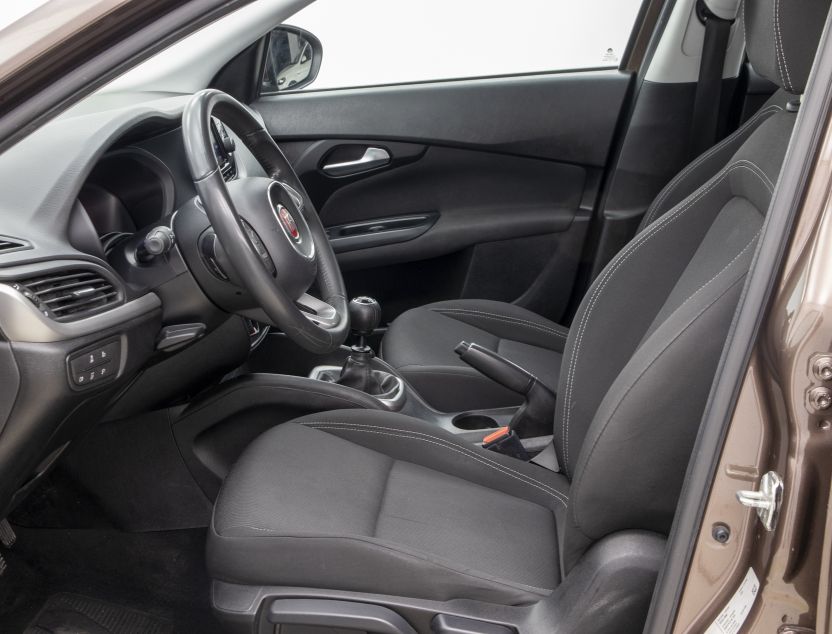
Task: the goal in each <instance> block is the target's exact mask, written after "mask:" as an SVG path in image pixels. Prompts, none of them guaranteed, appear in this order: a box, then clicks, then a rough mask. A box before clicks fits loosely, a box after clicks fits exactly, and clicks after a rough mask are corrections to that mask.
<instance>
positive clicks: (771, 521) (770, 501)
mask: <svg viewBox="0 0 832 634" xmlns="http://www.w3.org/2000/svg"><path fill="white" fill-rule="evenodd" d="M737 500H739V502H740V504H742V505H743V506H748V507H750V508H753V509H757V517H759V518H760V521H761V522H762V523H763V526H765V527H766V530H767V531H773V530H774V527H775V526H777V515H778V513H779V512H780V504H781V503H782V501H783V478H781V477H780V476H779V475H778V474H777V473H776V472H774V471H769V472H768V473H767V474H765V475H764V476H763V477H762V478H760V488H759V490H757V491H737Z"/></svg>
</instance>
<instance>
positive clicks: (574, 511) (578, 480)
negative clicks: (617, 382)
mask: <svg viewBox="0 0 832 634" xmlns="http://www.w3.org/2000/svg"><path fill="white" fill-rule="evenodd" d="M758 235H759V232H758ZM752 242H753V240H752ZM720 273H721V271H720ZM720 273H718V274H717V275H719V274H720ZM742 277H743V276H740V277H739V278H737V280H736V281H735V282H734V283H733V284H731V285H730V286H729V287H728V289H726V290H725V291H723V292H722V293H721V294H720V295H719V296H718V297H716V298H715V299H714V300H712V301H711V302H710V303H709V304H708V305H706V306H705V307H703V308H702V309H701V310H700V311H699V312H698V313H697V314H696V315H695V316H694V317H693V319H691V320H690V321H689V322H688V324H687V325H686V326H685V327H684V328H683V329H682V331H681V332H680V333H679V334H678V335H677V336H676V337H674V338H673V340H671V341H670V342H668V343H667V344H666V345H665V346H664V347H663V348H662V349H661V350H659V351H658V352H657V353H656V354H655V355H654V356H653V358H652V359H651V360H650V362H649V363H648V364H647V368H648V369H649V368H650V367H652V365H653V363H655V362H656V361H657V360H658V359H659V357H661V355H662V354H664V352H665V350H667V349H668V348H669V347H670V346H671V345H672V344H673V342H674V341H675V340H676V339H678V337H680V336H682V334H684V333H685V332H686V331H687V329H688V328H690V327H691V326H692V325H693V324H694V323H695V322H696V320H697V319H699V317H700V316H702V315H703V314H704V313H705V312H706V311H708V310H709V309H710V308H711V306H713V305H714V304H715V303H716V302H717V301H719V299H720V298H721V297H722V296H723V295H725V293H727V292H728V290H730V288H731V287H733V286H734V284H736V283H737V282H738V281H739V280H741V279H742ZM640 376H641V375H639V378H640ZM636 383H638V378H636V379H635V380H634V381H632V382H631V383H630V385H629V387H628V388H627V390H626V391H625V393H624V395H623V396H622V398H621V399H620V400H619V401H618V403H617V404H616V408H615V409H614V410H613V411H612V413H611V414H610V416H609V417H607V420H606V421H605V422H604V427H603V428H602V429H601V432H602V433H603V431H604V430H605V429H606V428H607V426H609V424H610V421H611V420H612V417H613V416H614V415H615V412H616V411H617V409H618V407H619V406H620V405H621V403H622V402H623V399H624V398H626V396H627V395H628V394H629V393H630V391H631V390H632V389H633V387H635V385H636ZM599 438H600V434H599V435H596V436H595V441H594V442H593V444H592V447H591V448H590V450H589V455H588V456H587V460H586V462H587V464H588V463H589V461H590V460H591V459H592V455H593V454H594V453H595V448H596V447H597V446H598V441H599ZM585 473H586V469H584V471H582V472H581V474H580V475H579V476H578V477H577V478H576V479H575V482H574V483H573V487H574V488H575V489H576V490H577V488H578V487H579V486H580V483H581V482H582V481H583V475H584V474H585ZM577 507H578V505H577V500H576V503H575V504H574V505H573V507H572V517H573V519H574V523H575V527H576V528H577V529H578V530H580V531H581V532H584V531H583V529H582V528H581V521H580V518H579V515H578V508H577ZM584 534H586V533H584Z"/></svg>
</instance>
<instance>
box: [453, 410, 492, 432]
mask: <svg viewBox="0 0 832 634" xmlns="http://www.w3.org/2000/svg"><path fill="white" fill-rule="evenodd" d="M452 422H453V424H454V427H458V428H459V429H465V430H467V431H472V430H477V429H495V428H497V427H499V425H498V424H497V421H496V420H494V419H493V418H491V417H490V416H485V415H483V414H460V415H459V416H455V417H454V419H453V421H452Z"/></svg>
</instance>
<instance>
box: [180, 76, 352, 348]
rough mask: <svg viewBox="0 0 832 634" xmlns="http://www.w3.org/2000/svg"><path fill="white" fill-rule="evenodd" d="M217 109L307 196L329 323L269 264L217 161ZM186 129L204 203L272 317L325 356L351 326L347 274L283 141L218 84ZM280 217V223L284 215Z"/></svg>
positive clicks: (188, 115) (191, 107) (268, 166)
mask: <svg viewBox="0 0 832 634" xmlns="http://www.w3.org/2000/svg"><path fill="white" fill-rule="evenodd" d="M212 115H214V116H216V117H217V118H219V119H220V120H221V121H222V122H223V123H224V124H225V125H226V126H227V127H229V128H231V129H232V130H233V131H234V133H235V134H236V135H237V136H238V137H239V139H240V140H241V141H242V142H243V143H244V144H245V145H246V147H247V148H248V149H249V150H250V151H251V153H252V154H253V155H254V157H255V158H256V159H257V161H258V162H259V163H260V165H261V166H262V167H263V169H264V170H265V172H266V173H267V174H268V176H269V178H270V179H271V180H272V181H276V182H278V183H279V184H283V185H288V186H289V187H291V188H292V189H293V190H295V192H297V194H299V195H300V197H301V198H302V205H300V209H299V210H298V211H299V212H300V214H301V215H302V217H303V219H304V220H305V224H304V229H305V227H307V226H308V230H309V232H310V234H311V240H312V242H313V245H314V255H313V259H314V261H313V262H312V265H313V266H316V271H315V281H316V282H317V285H318V289H319V290H320V294H321V299H322V300H323V302H325V303H326V304H328V305H329V307H331V308H332V309H333V310H334V317H332V318H331V319H329V320H328V325H326V326H323V325H320V324H319V323H315V321H314V320H313V319H310V316H309V314H308V313H305V312H304V311H302V310H301V309H300V308H299V307H298V305H297V303H296V301H297V298H293V297H291V296H290V294H288V293H287V292H286V290H285V289H284V287H283V286H282V285H281V284H280V283H279V282H278V280H277V279H275V277H274V276H273V275H272V274H271V273H270V272H269V271H268V270H267V269H266V268H265V267H264V266H263V260H262V259H261V256H260V255H258V253H257V250H256V249H255V247H254V245H253V244H252V242H251V239H250V237H249V233H248V232H247V230H246V228H245V227H244V225H243V221H242V219H241V217H240V214H239V213H238V210H237V209H236V207H235V204H234V201H233V200H232V198H231V195H230V194H229V190H228V186H227V184H226V182H225V180H224V179H223V176H222V173H221V171H220V168H219V165H218V164H217V158H216V155H215V154H214V145H213V144H214V141H213V138H212V133H211V116H212ZM182 132H183V137H184V142H185V153H186V156H187V161H188V167H189V168H190V172H191V177H192V178H193V182H194V186H195V188H196V191H197V194H198V196H199V199H200V201H201V202H202V207H203V208H204V210H205V213H206V215H207V216H208V220H209V221H210V222H211V225H212V227H213V229H214V231H215V232H216V235H217V238H218V239H219V242H220V244H221V245H222V247H223V249H224V251H225V252H226V254H227V256H228V259H229V261H230V262H231V265H232V266H233V267H234V269H235V271H236V272H237V274H238V276H239V278H240V279H241V280H242V283H243V284H244V286H245V287H246V288H247V289H248V291H249V292H250V293H251V294H252V296H253V297H254V299H255V300H256V301H257V302H258V303H259V305H260V307H261V308H262V309H263V311H264V312H265V313H266V315H267V316H268V317H269V319H271V320H272V321H273V322H274V324H275V325H276V326H278V327H279V328H280V329H281V330H283V332H285V333H286V335H287V336H288V337H289V338H291V339H292V340H294V341H295V342H296V343H298V344H299V345H300V346H302V347H303V348H305V349H307V350H309V351H310V352H314V353H317V354H325V353H327V352H331V351H332V350H334V349H336V348H337V347H338V346H340V345H341V344H342V343H343V342H344V340H345V339H346V336H347V333H348V332H349V310H348V307H347V300H346V289H345V287H344V280H343V278H342V276H341V270H340V268H339V267H338V261H337V260H336V258H335V253H334V252H333V250H332V246H331V245H330V243H329V239H328V237H327V235H326V231H325V230H324V227H323V225H322V224H321V220H320V218H319V217H318V213H317V211H316V210H315V208H314V206H313V204H312V201H311V200H310V198H309V195H308V194H307V193H306V190H305V189H304V188H303V185H302V184H301V182H300V179H299V178H298V176H297V174H295V171H294V170H293V169H292V166H291V164H290V163H289V161H288V160H286V157H285V156H284V154H283V152H282V151H281V149H280V148H279V147H278V145H277V143H275V141H274V139H273V138H272V136H271V135H270V134H269V132H268V131H267V130H266V129H265V128H264V127H263V125H262V124H261V123H260V121H259V120H258V119H257V118H256V117H255V116H254V115H253V114H252V113H251V111H250V110H249V109H248V108H246V106H244V105H243V104H241V103H240V102H239V101H237V100H236V99H234V98H233V97H231V96H230V95H228V94H226V93H224V92H221V91H219V90H213V89H207V90H202V91H200V92H198V93H196V94H195V95H194V96H193V97H192V99H191V101H190V102H189V103H188V105H187V106H186V107H185V111H184V113H183V115H182ZM275 222H279V219H278V218H277V215H275ZM307 290H308V289H307Z"/></svg>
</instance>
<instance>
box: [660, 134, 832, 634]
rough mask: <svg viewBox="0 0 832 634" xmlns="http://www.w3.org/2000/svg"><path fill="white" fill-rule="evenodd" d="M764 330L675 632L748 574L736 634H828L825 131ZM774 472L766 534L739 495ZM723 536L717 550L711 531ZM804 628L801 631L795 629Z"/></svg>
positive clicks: (830, 284) (829, 156)
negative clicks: (779, 487)
mask: <svg viewBox="0 0 832 634" xmlns="http://www.w3.org/2000/svg"><path fill="white" fill-rule="evenodd" d="M821 148H822V149H821V151H820V153H819V155H818V157H817V159H816V161H815V165H814V169H813V173H812V175H811V178H810V181H809V183H808V187H807V189H806V193H805V196H804V201H803V203H802V206H801V211H800V214H799V216H798V218H797V224H796V226H795V230H794V233H793V236H792V239H791V243H790V246H789V248H788V250H787V256H786V259H785V263H784V267H783V270H782V271H781V275H780V280H779V282H778V284H777V287H776V291H775V295H774V298H773V300H772V302H771V305H770V308H769V311H768V314H767V316H766V320H765V322H764V326H763V329H762V330H761V334H760V337H759V339H758V342H757V344H756V347H755V350H754V352H753V354H752V358H751V362H750V364H749V367H748V370H747V372H746V375H745V377H744V379H743V383H742V387H741V389H740V394H739V398H738V401H737V406H736V408H735V411H734V414H733V417H732V420H731V422H730V428H729V431H728V435H727V437H726V442H725V445H724V447H723V452H722V456H721V459H720V462H719V467H718V470H717V473H716V477H715V479H714V482H713V486H712V489H711V492H710V496H709V499H708V502H707V506H706V509H705V513H704V519H703V523H702V526H701V527H700V531H699V537H698V541H697V544H696V549H695V551H694V555H693V558H692V560H691V566H690V569H689V571H688V577H687V581H686V585H685V589H684V593H683V595H682V598H681V602H680V606H679V611H678V612H677V618H676V622H675V626H674V630H673V631H674V632H679V633H682V632H703V631H705V630H706V629H707V628H708V626H709V625H710V624H711V623H712V622H713V621H714V619H715V618H716V616H717V615H718V614H719V612H720V611H721V610H722V609H723V607H724V606H725V605H726V604H727V603H728V601H729V600H730V599H731V597H732V596H733V594H734V592H735V591H736V589H737V587H738V586H739V584H740V581H741V580H742V578H743V577H744V576H745V574H746V572H747V571H748V568H749V566H751V567H753V568H754V571H755V573H756V574H757V577H758V578H759V580H760V591H759V593H758V595H757V597H756V600H755V601H754V604H753V607H752V609H751V612H750V613H749V615H748V617H747V619H746V621H745V625H744V627H743V628H742V629H741V631H743V632H780V633H781V634H786V633H787V632H807V631H818V632H824V631H827V629H826V628H827V627H828V624H829V606H830V596H829V592H830V588H829V574H830V559H831V558H832V525H830V521H829V520H830V518H829V508H830V506H829V505H830V494H832V491H831V490H830V481H832V460H830V455H832V454H831V453H830V450H832V409H826V410H820V411H819V410H817V409H816V408H814V407H813V406H812V405H811V403H810V401H809V398H808V394H809V391H810V390H812V389H813V388H816V387H828V388H830V389H832V381H823V380H821V379H820V378H818V377H817V376H816V375H815V372H814V370H813V363H814V361H815V360H816V359H817V358H818V357H819V356H821V355H824V354H826V353H831V352H832V266H830V255H829V254H830V253H832V209H830V206H832V201H830V182H831V181H832V129H830V127H829V126H828V125H827V127H826V130H825V137H824V141H823V144H822V146H821ZM770 470H774V471H776V472H777V473H778V474H779V475H781V476H782V478H783V481H784V491H783V500H782V503H781V506H780V513H779V519H778V522H777V526H776V527H775V529H774V531H772V532H768V531H767V530H766V529H765V528H764V527H763V525H762V523H761V522H760V521H759V520H758V518H757V514H756V512H755V511H754V510H753V509H750V508H746V507H745V506H742V505H741V504H740V503H739V502H738V501H737V498H736V493H737V491H739V490H742V489H751V490H754V489H756V488H757V484H758V482H759V480H760V476H761V475H762V474H764V473H766V472H768V471H770ZM716 523H723V524H725V525H727V526H728V527H729V528H730V531H731V537H730V539H729V540H728V541H727V542H726V543H724V544H722V543H719V542H718V541H717V540H715V539H714V537H713V526H714V524H716ZM818 606H821V609H820V612H819V610H818ZM801 628H808V629H801Z"/></svg>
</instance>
